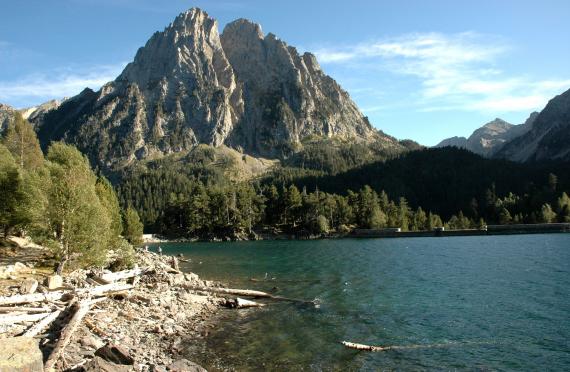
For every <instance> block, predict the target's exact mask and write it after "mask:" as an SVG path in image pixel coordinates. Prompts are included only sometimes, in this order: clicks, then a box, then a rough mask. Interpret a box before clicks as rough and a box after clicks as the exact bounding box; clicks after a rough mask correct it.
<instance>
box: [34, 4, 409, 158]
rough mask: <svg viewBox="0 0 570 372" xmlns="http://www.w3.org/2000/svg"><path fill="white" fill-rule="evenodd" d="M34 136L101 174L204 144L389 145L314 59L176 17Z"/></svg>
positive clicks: (271, 40)
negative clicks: (68, 148)
mask: <svg viewBox="0 0 570 372" xmlns="http://www.w3.org/2000/svg"><path fill="white" fill-rule="evenodd" d="M38 127H39V137H40V140H41V142H42V143H43V144H44V145H46V144H47V143H49V142H50V141H52V140H60V139H64V140H66V141H68V142H70V143H74V144H76V145H77V146H78V147H79V148H80V149H81V150H82V151H84V152H86V153H87V154H88V155H89V156H90V157H91V159H92V160H94V161H95V162H96V163H98V164H99V165H101V166H103V168H107V169H116V168H120V167H122V166H126V165H128V164H130V163H132V162H133V161H135V160H136V159H143V158H149V157H155V156H162V155H164V154H168V153H172V152H178V151H183V150H186V149H190V148H191V147H193V146H195V145H197V144H199V143H203V144H208V145H213V146H220V145H222V144H226V145H229V146H231V147H234V148H236V149H239V150H241V151H243V152H247V153H250V154H254V155H260V156H265V157H283V156H287V155H288V154H289V153H291V152H292V151H295V150H296V149H297V148H298V147H299V146H300V142H301V141H302V140H303V138H305V137H308V136H314V135H316V136H323V137H333V136H338V137H342V138H346V139H351V140H356V141H376V140H380V141H385V142H386V146H394V147H397V146H399V145H398V144H397V142H395V141H394V140H393V139H392V138H390V137H387V136H383V135H381V134H380V133H379V132H378V131H376V130H375V129H374V128H372V126H371V125H370V123H368V120H367V119H366V118H365V117H364V116H363V115H362V114H361V113H360V111H359V110H358V108H357V107H356V105H355V104H354V103H353V102H352V101H351V100H350V98H349V96H348V94H347V93H346V92H345V91H343V90H342V89H341V88H340V87H339V86H338V84H336V82H335V81H334V80H333V79H331V78H330V77H328V76H326V75H325V74H324V73H323V72H322V71H321V69H320V67H319V65H318V63H317V61H316V59H315V57H314V56H312V55H310V54H308V53H306V54H304V55H302V56H300V55H299V54H298V53H297V51H296V50H295V49H294V48H292V47H290V46H287V45H286V44H285V43H284V42H282V41H280V40H278V39H277V38H276V37H275V36H273V35H271V34H270V35H267V36H266V37H264V36H263V34H262V32H261V28H260V27H259V26H258V25H255V24H253V23H251V22H249V21H245V20H238V21H235V22H233V23H231V24H229V25H228V26H227V27H226V28H225V30H224V33H223V35H222V36H221V37H220V35H219V33H218V25H217V22H216V21H215V20H214V19H212V18H210V17H208V15H207V14H206V13H204V12H202V11H200V10H198V9H192V10H190V11H188V12H185V13H182V14H181V15H179V16H178V17H177V18H176V19H175V20H174V22H173V23H172V24H170V25H169V26H168V27H167V28H166V29H165V30H164V31H163V32H157V33H155V34H154V35H153V36H152V37H151V38H150V40H149V41H148V42H147V43H146V45H145V46H144V47H143V48H141V49H139V51H138V52H137V54H136V57H135V59H134V61H133V62H132V63H130V64H129V65H127V67H126V68H125V69H124V71H123V72H122V73H121V75H120V76H119V77H118V78H117V79H116V80H115V81H113V82H110V83H108V84H106V85H105V86H103V87H102V88H101V90H99V91H98V92H93V91H91V90H89V89H86V90H85V91H83V92H82V93H81V94H79V95H78V96H76V97H73V98H71V99H68V100H67V101H65V102H64V103H63V104H62V105H61V106H60V107H59V109H57V110H54V111H52V112H49V113H48V114H47V115H45V116H44V118H43V120H42V123H41V125H39V126H38Z"/></svg>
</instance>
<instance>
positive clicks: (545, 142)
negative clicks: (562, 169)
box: [496, 90, 570, 161]
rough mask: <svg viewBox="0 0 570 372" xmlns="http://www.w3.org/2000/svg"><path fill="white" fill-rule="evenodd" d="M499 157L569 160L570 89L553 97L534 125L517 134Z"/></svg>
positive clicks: (529, 159) (517, 159)
mask: <svg viewBox="0 0 570 372" xmlns="http://www.w3.org/2000/svg"><path fill="white" fill-rule="evenodd" d="M496 157H499V158H506V159H510V160H514V161H541V160H552V159H554V160H566V161H570V90H567V91H566V92H564V93H562V94H560V95H558V96H556V97H554V98H553V99H551V100H550V101H549V102H548V104H547V105H546V107H545V108H544V109H543V110H542V111H541V112H540V114H538V115H536V117H535V118H534V121H533V123H532V128H531V129H530V130H529V131H527V132H526V133H524V134H522V135H520V136H518V137H516V138H514V139H513V140H511V141H510V142H508V143H507V144H505V146H503V148H502V149H501V150H500V151H499V152H497V154H496Z"/></svg>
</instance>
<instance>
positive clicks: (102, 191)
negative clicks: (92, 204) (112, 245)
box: [95, 177, 123, 240]
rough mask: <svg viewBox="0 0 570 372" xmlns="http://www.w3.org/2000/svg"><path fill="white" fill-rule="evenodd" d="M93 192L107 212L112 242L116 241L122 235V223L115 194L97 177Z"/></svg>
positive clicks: (101, 178)
mask: <svg viewBox="0 0 570 372" xmlns="http://www.w3.org/2000/svg"><path fill="white" fill-rule="evenodd" d="M95 191H96V192H97V196H98V197H99V201H100V202H101V204H102V205H103V207H104V208H105V209H106V210H107V213H108V214H109V218H110V219H111V236H112V238H111V239H112V240H115V239H118V238H119V236H120V235H121V234H122V233H123V221H122V218H121V207H120V206H119V199H118V198H117V194H116V193H115V189H113V186H112V185H111V183H110V182H109V181H108V180H107V179H106V178H105V177H99V178H98V179H97V183H96V184H95Z"/></svg>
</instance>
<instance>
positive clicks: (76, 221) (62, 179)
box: [46, 142, 111, 274]
mask: <svg viewBox="0 0 570 372" xmlns="http://www.w3.org/2000/svg"><path fill="white" fill-rule="evenodd" d="M47 159H48V161H49V164H48V168H49V174H50V179H51V182H50V188H49V190H48V201H49V204H48V209H47V216H46V217H47V223H46V226H47V228H48V234H46V236H51V237H53V238H52V239H50V240H51V241H52V242H53V243H50V246H51V247H52V248H53V249H54V250H55V253H56V254H57V255H58V257H59V258H60V259H61V262H60V264H59V266H58V269H57V272H58V273H59V274H61V272H62V271H63V269H64V266H65V264H66V263H67V262H69V261H72V262H73V263H78V264H80V265H83V266H89V265H99V264H102V263H103V262H104V260H105V253H106V251H107V249H108V248H109V247H108V244H109V240H110V239H109V231H110V226H111V219H110V218H109V214H108V213H107V210H106V209H105V208H104V207H103V205H102V203H101V202H100V200H99V197H98V196H97V192H96V190H95V184H96V180H97V178H96V176H95V174H94V173H93V171H92V170H91V168H90V167H89V162H88V161H87V159H86V158H85V157H84V156H83V155H82V154H81V153H80V152H79V151H78V150H77V149H76V148H74V147H73V146H69V145H66V144H63V143H61V142H56V143H54V144H52V145H51V146H50V148H49V150H48V156H47Z"/></svg>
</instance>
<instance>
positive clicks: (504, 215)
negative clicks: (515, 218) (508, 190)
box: [499, 207, 512, 225]
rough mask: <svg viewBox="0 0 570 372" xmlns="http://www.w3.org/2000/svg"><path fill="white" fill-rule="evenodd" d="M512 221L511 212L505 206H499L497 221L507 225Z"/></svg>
mask: <svg viewBox="0 0 570 372" xmlns="http://www.w3.org/2000/svg"><path fill="white" fill-rule="evenodd" d="M511 221H512V217H511V213H510V212H509V210H508V209H507V208H504V207H503V208H501V211H500V212H499V223H500V224H501V225H508V224H509V223H511Z"/></svg>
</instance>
